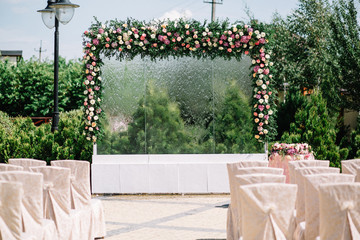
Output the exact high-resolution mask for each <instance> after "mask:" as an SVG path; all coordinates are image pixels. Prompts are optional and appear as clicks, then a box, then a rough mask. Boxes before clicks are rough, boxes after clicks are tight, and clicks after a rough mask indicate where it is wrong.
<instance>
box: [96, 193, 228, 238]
mask: <svg viewBox="0 0 360 240" xmlns="http://www.w3.org/2000/svg"><path fill="white" fill-rule="evenodd" d="M98 198H100V199H101V200H102V202H103V205H104V209H105V218H106V227H107V236H106V238H105V239H109V240H115V239H119V240H127V239H129V240H135V239H136V240H177V239H179V240H180V239H181V240H225V239H226V212H227V206H228V204H229V202H230V196H229V195H185V196H181V195H161V196H153V195H150V196H149V195H117V196H101V197H98Z"/></svg>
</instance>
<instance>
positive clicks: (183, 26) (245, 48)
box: [83, 19, 276, 142]
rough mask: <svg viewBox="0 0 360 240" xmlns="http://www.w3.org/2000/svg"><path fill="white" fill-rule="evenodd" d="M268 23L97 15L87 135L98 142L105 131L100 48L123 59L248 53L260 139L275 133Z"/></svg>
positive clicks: (88, 74) (87, 41)
mask: <svg viewBox="0 0 360 240" xmlns="http://www.w3.org/2000/svg"><path fill="white" fill-rule="evenodd" d="M262 29H263V27H262V25H260V24H257V23H254V24H253V26H249V25H246V24H243V23H240V22H236V23H234V24H230V23H229V22H227V21H224V22H219V21H215V22H211V23H208V24H207V23H206V22H204V23H201V22H199V21H196V20H188V19H179V20H176V21H170V20H169V21H165V22H155V21H152V22H144V21H137V20H133V19H127V20H126V21H118V20H111V21H109V22H106V23H104V24H103V23H101V22H99V21H96V23H93V24H92V25H91V26H90V28H89V30H88V31H85V33H84V42H83V44H84V53H85V55H84V82H83V83H84V85H85V90H84V95H85V99H84V106H85V108H84V118H85V134H86V138H87V139H88V140H90V141H94V142H96V140H97V138H98V136H99V134H100V133H101V131H102V130H101V126H100V125H99V118H100V117H101V115H102V109H101V81H102V79H101V66H102V65H103V62H102V60H101V58H100V54H103V55H104V56H105V57H108V56H116V58H117V59H119V60H120V61H121V60H123V59H124V58H130V59H132V58H133V57H135V56H137V55H140V56H141V57H145V56H150V57H151V59H152V60H156V59H157V58H160V59H162V58H168V57H171V56H172V57H183V56H192V57H197V58H211V59H214V58H215V57H223V58H224V59H231V58H236V59H238V60H240V59H241V58H242V56H243V54H245V55H249V56H250V57H251V58H252V66H251V67H252V69H253V72H252V79H253V87H254V96H253V99H252V103H253V107H252V114H253V119H254V126H253V132H254V137H255V138H256V139H257V140H258V141H259V142H263V141H269V140H271V139H273V137H274V136H276V126H275V125H276V121H275V117H274V115H275V111H276V107H275V98H276V94H275V89H274V87H273V85H272V81H273V80H272V75H271V71H272V67H271V66H272V65H273V64H272V62H271V61H270V55H271V52H270V51H269V50H268V49H267V48H266V46H267V43H268V40H267V39H266V33H264V32H263V31H262Z"/></svg>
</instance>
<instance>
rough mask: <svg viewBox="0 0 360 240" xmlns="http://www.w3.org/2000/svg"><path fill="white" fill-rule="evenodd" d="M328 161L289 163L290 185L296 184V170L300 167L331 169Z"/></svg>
mask: <svg viewBox="0 0 360 240" xmlns="http://www.w3.org/2000/svg"><path fill="white" fill-rule="evenodd" d="M329 165H330V161H328V160H299V161H290V162H289V174H290V183H292V184H296V178H295V172H294V171H295V168H298V167H329Z"/></svg>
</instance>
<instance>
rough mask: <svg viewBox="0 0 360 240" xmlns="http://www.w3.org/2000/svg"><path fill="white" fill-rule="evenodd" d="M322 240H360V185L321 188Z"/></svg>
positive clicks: (333, 185) (323, 186)
mask: <svg viewBox="0 0 360 240" xmlns="http://www.w3.org/2000/svg"><path fill="white" fill-rule="evenodd" d="M319 206H320V239H326V240H335V239H343V240H355V239H360V233H359V231H360V183H333V184H324V185H320V186H319Z"/></svg>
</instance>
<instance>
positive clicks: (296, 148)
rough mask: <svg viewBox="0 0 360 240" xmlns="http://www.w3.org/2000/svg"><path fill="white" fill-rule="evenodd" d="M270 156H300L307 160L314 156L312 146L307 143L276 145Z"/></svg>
mask: <svg viewBox="0 0 360 240" xmlns="http://www.w3.org/2000/svg"><path fill="white" fill-rule="evenodd" d="M270 154H271V155H272V156H275V155H280V156H283V157H284V156H291V157H293V156H298V155H302V156H304V158H305V159H308V158H310V157H311V156H312V151H311V146H310V145H309V144H307V143H290V144H288V143H274V145H273V146H272V148H271V151H270Z"/></svg>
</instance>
